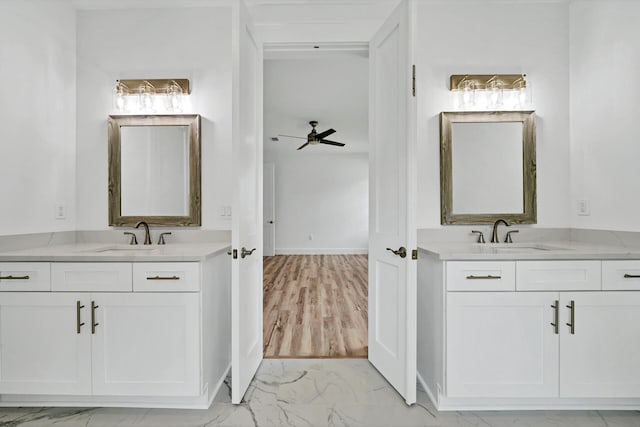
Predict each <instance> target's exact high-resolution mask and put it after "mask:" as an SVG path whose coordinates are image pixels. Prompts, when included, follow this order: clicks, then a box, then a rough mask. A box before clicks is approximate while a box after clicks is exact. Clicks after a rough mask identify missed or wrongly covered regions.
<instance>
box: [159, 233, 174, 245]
mask: <svg viewBox="0 0 640 427" xmlns="http://www.w3.org/2000/svg"><path fill="white" fill-rule="evenodd" d="M169 234H171V232H170V231H167V232H166V233H160V237H159V238H158V244H159V245H166V244H167V242H165V241H164V236H166V235H169Z"/></svg>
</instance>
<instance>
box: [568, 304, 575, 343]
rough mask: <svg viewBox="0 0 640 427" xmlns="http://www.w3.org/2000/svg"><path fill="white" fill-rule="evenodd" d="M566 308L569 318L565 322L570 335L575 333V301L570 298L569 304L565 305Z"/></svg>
mask: <svg viewBox="0 0 640 427" xmlns="http://www.w3.org/2000/svg"><path fill="white" fill-rule="evenodd" d="M567 308H568V309H569V317H570V319H571V321H570V323H567V326H568V327H569V330H570V331H571V335H575V333H576V302H575V301H573V300H572V301H571V303H569V305H568V306H567Z"/></svg>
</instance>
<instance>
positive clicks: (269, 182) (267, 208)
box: [263, 163, 276, 256]
mask: <svg viewBox="0 0 640 427" xmlns="http://www.w3.org/2000/svg"><path fill="white" fill-rule="evenodd" d="M263 175H264V203H263V206H264V207H263V213H264V214H263V218H264V221H263V224H264V253H263V255H264V256H274V255H275V254H276V225H275V218H276V202H275V199H276V197H275V194H276V193H275V185H276V173H275V164H273V163H265V164H264V174H263Z"/></svg>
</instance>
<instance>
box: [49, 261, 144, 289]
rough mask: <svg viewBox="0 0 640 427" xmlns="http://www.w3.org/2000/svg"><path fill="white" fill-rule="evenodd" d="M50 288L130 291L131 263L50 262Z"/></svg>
mask: <svg viewBox="0 0 640 427" xmlns="http://www.w3.org/2000/svg"><path fill="white" fill-rule="evenodd" d="M51 290H53V291H62V292H65V291H73V292H131V290H132V284H131V264H130V263H123V262H95V263H94V262H58V263H52V264H51Z"/></svg>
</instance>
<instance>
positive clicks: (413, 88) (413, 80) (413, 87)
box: [411, 64, 416, 97]
mask: <svg viewBox="0 0 640 427" xmlns="http://www.w3.org/2000/svg"><path fill="white" fill-rule="evenodd" d="M411 94H412V95H413V96H414V97H415V96H416V66H415V64H414V65H412V66H411Z"/></svg>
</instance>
